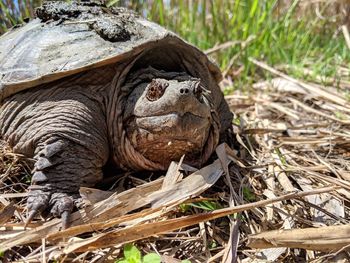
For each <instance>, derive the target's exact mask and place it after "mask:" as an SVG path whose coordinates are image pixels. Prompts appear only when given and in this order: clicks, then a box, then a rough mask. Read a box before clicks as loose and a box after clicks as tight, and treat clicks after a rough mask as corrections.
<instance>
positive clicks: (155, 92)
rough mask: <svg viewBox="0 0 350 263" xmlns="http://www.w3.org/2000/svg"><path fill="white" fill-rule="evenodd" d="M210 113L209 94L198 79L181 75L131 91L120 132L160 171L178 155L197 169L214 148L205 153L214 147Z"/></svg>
mask: <svg viewBox="0 0 350 263" xmlns="http://www.w3.org/2000/svg"><path fill="white" fill-rule="evenodd" d="M214 112H215V110H214V109H213V107H212V105H211V102H210V92H209V91H207V90H206V89H205V88H204V86H203V84H202V83H201V80H200V79H197V78H192V77H190V76H188V75H183V74H182V75H181V76H178V77H177V78H176V77H175V78H172V79H166V78H161V77H155V78H152V79H149V80H148V81H147V82H143V83H140V84H138V85H137V86H136V87H133V89H132V92H131V93H130V95H129V96H128V99H127V103H126V108H125V111H124V114H125V115H124V125H125V126H124V128H125V130H126V134H127V136H128V139H129V141H130V142H131V145H132V146H133V147H134V148H135V149H136V151H137V152H139V153H140V154H141V155H142V156H143V157H145V158H146V159H148V160H150V161H152V162H155V163H159V164H160V165H161V166H162V167H163V168H164V169H166V168H167V167H168V165H169V164H170V162H171V161H178V160H179V159H180V158H181V156H182V155H185V161H186V162H187V163H189V164H192V165H195V166H199V165H200V164H202V162H205V161H206V160H207V159H208V157H209V155H210V153H211V151H212V149H213V147H215V146H212V145H211V146H210V147H211V150H210V153H207V150H208V149H207V147H208V143H210V144H216V143H217V139H216V138H211V137H212V136H213V134H212V132H213V131H212V129H214V128H213V127H214V126H215V125H214V126H213V122H214V119H213V113H214ZM215 127H216V129H218V127H217V126H215ZM215 134H216V133H215ZM217 137H218V136H217Z"/></svg>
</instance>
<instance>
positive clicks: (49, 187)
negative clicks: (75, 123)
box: [26, 139, 102, 229]
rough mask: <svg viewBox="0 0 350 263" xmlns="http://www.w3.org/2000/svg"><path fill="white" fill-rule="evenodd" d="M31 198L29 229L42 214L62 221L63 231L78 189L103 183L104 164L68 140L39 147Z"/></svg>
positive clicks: (80, 146) (58, 140)
mask: <svg viewBox="0 0 350 263" xmlns="http://www.w3.org/2000/svg"><path fill="white" fill-rule="evenodd" d="M38 148H39V150H38V153H37V154H36V155H35V159H36V163H35V166H34V174H33V177H32V182H31V186H30V187H29V196H28V199H27V209H28V217H27V220H26V225H28V224H29V223H30V222H31V221H32V219H33V218H34V217H35V216H36V215H37V214H39V213H44V212H46V213H50V214H52V215H53V216H55V217H61V218H62V228H63V229H65V228H67V227H68V226H69V217H70V214H71V213H72V211H73V208H74V206H75V204H76V202H77V201H78V200H79V198H80V196H79V187H80V186H92V185H94V184H95V183H97V182H98V181H100V180H101V179H102V168H101V167H102V163H101V162H99V161H98V160H99V158H98V157H97V156H96V152H94V151H91V150H90V149H88V148H86V147H84V146H82V145H80V144H79V143H76V142H72V141H69V140H67V139H53V140H52V139H51V141H50V142H48V143H47V142H46V143H44V144H42V145H39V146H38Z"/></svg>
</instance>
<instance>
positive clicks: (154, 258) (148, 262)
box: [142, 253, 161, 263]
mask: <svg viewBox="0 0 350 263" xmlns="http://www.w3.org/2000/svg"><path fill="white" fill-rule="evenodd" d="M142 262H143V263H160V262H161V258H160V256H159V255H158V254H156V253H149V254H147V255H145V256H144V257H143V261H142Z"/></svg>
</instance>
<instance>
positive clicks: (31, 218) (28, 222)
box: [24, 210, 39, 230]
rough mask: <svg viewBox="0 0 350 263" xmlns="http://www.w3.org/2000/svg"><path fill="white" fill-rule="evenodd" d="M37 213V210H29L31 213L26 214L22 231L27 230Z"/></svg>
mask: <svg viewBox="0 0 350 263" xmlns="http://www.w3.org/2000/svg"><path fill="white" fill-rule="evenodd" d="M38 212H39V211H38V210H31V211H30V212H29V213H28V217H27V219H26V220H25V223H24V230H26V229H27V226H28V225H29V224H30V223H31V222H32V220H33V218H34V217H35V215H36V214H37V213H38Z"/></svg>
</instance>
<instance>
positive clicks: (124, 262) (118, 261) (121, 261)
mask: <svg viewBox="0 0 350 263" xmlns="http://www.w3.org/2000/svg"><path fill="white" fill-rule="evenodd" d="M115 263H130V262H129V261H128V260H126V259H121V260H116V261H115Z"/></svg>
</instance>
